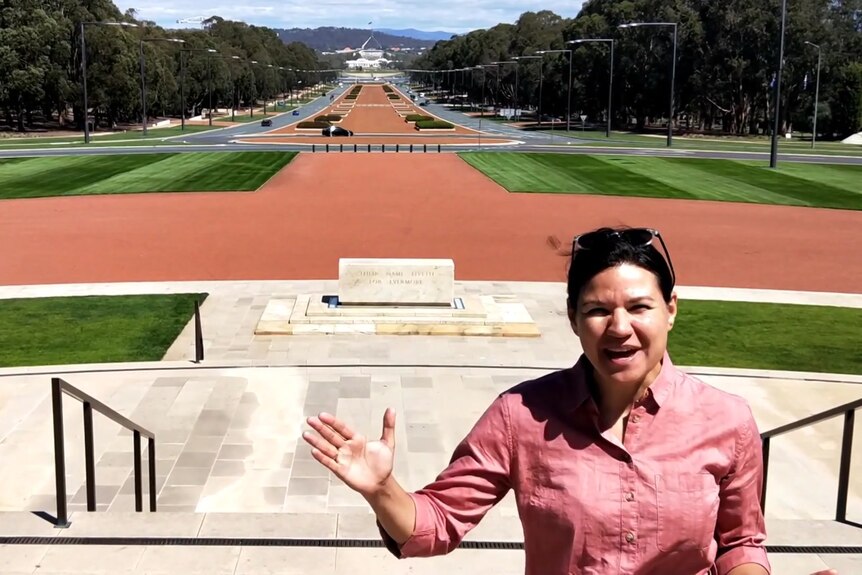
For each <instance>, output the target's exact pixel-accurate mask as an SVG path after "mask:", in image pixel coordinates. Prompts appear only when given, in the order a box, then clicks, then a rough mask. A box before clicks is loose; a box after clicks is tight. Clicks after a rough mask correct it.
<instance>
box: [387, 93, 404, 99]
mask: <svg viewBox="0 0 862 575" xmlns="http://www.w3.org/2000/svg"><path fill="white" fill-rule="evenodd" d="M386 97H387V98H389V99H390V100H400V99H401V96H399V95H398V94H386Z"/></svg>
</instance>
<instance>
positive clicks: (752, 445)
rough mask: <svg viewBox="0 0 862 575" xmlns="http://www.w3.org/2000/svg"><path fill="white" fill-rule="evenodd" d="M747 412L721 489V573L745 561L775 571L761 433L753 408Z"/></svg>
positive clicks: (718, 565) (718, 526)
mask: <svg viewBox="0 0 862 575" xmlns="http://www.w3.org/2000/svg"><path fill="white" fill-rule="evenodd" d="M746 408H747V406H746ZM746 415H747V417H746V419H745V421H743V422H742V423H741V424H740V426H739V429H738V435H737V442H736V449H735V453H734V464H733V467H732V468H731V470H730V473H729V474H728V475H727V477H725V478H724V480H723V481H722V482H721V488H720V490H719V497H720V503H719V508H718V520H717V522H716V533H715V534H716V539H717V541H718V554H717V557H716V560H715V567H716V570H717V573H718V574H719V575H727V573H729V572H730V571H731V570H732V569H733V568H734V567H738V566H739V565H743V564H745V563H756V564H758V565H761V566H762V567H763V568H764V569H766V571H767V572H771V567H770V565H769V559H768V558H767V556H766V548H765V547H764V541H765V540H766V526H765V522H764V519H763V513H762V511H761V509H760V493H761V487H762V486H763V455H762V453H763V452H762V448H761V444H760V433H759V431H758V430H757V424H756V423H755V421H754V416H753V415H752V414H751V410H750V409H748V410H747V413H746Z"/></svg>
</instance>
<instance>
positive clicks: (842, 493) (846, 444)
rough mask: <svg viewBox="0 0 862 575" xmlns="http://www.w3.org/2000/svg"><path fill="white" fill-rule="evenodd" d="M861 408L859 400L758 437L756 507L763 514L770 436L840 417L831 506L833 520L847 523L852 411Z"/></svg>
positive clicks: (852, 424)
mask: <svg viewBox="0 0 862 575" xmlns="http://www.w3.org/2000/svg"><path fill="white" fill-rule="evenodd" d="M860 408H862V398H860V399H857V400H856V401H851V402H850V403H845V404H844V405H839V406H838V407H833V408H832V409H827V410H826V411H823V412H820V413H815V414H814V415H811V416H809V417H806V418H804V419H800V420H799V421H794V422H792V423H788V424H787V425H782V426H781V427H776V428H775V429H770V430H769V431H764V432H763V433H761V434H760V441H761V444H762V446H763V487H762V488H761V492H760V508H761V510H762V511H763V512H766V483H767V477H768V474H769V444H770V441H771V440H772V438H773V437H777V436H779V435H783V434H785V433H789V432H791V431H796V430H797V429H801V428H803V427H808V426H809V425H814V424H816V423H820V422H821V421H825V420H827V419H832V418H833V417H838V416H839V415H841V414H843V415H844V433H843V437H842V439H841V463H840V466H839V468H838V501H837V503H836V506H835V521H840V522H846V520H847V495H848V493H849V491H850V455H851V452H852V450H853V426H854V423H855V420H856V410H857V409H860Z"/></svg>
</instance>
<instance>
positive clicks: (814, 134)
mask: <svg viewBox="0 0 862 575" xmlns="http://www.w3.org/2000/svg"><path fill="white" fill-rule="evenodd" d="M805 43H806V44H808V45H809V46H814V47H815V48H817V84H816V86H815V88H814V126H813V127H812V129H811V149H814V142H815V141H816V140H817V104H818V101H819V99H820V46H818V45H817V44H815V43H813V42H808V41H806V42H805Z"/></svg>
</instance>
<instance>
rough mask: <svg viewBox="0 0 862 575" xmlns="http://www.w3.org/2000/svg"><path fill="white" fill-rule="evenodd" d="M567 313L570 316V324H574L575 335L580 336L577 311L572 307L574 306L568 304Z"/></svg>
mask: <svg viewBox="0 0 862 575" xmlns="http://www.w3.org/2000/svg"><path fill="white" fill-rule="evenodd" d="M566 314H567V315H568V316H569V325H570V326H572V331H573V332H575V335H577V336H580V334H579V333H578V322H577V312H576V311H575V310H574V309H573V308H572V306H570V305H567V306H566Z"/></svg>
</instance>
